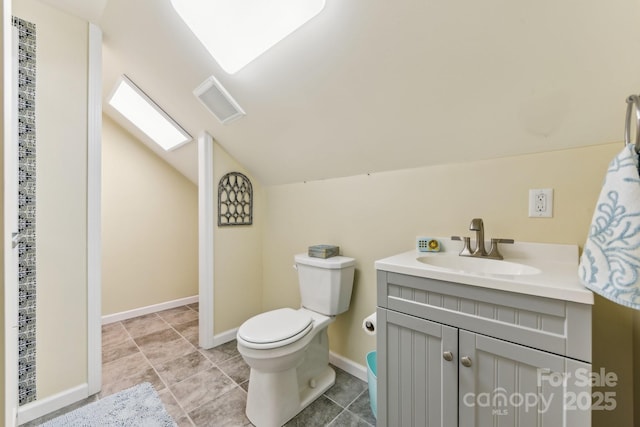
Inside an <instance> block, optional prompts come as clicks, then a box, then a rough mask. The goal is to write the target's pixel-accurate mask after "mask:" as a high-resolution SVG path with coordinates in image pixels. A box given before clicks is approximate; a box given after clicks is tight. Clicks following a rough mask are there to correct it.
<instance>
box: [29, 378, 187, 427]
mask: <svg viewBox="0 0 640 427" xmlns="http://www.w3.org/2000/svg"><path fill="white" fill-rule="evenodd" d="M40 425H41V426H43V427H124V426H127V427H129V426H130V427H175V426H176V423H175V422H174V421H173V419H172V418H171V416H170V415H169V414H168V413H167V410H166V409H165V407H164V405H163V404H162V401H161V400H160V398H159V397H158V393H156V391H155V390H154V388H153V386H152V385H151V384H149V383H142V384H138V385H137V386H135V387H131V388H129V389H126V390H123V391H121V392H119V393H116V394H112V395H111V396H107V397H105V398H104V399H100V400H98V401H96V402H93V403H90V404H88V405H86V406H83V407H82V408H78V409H76V410H75V411H71V412H69V413H67V414H64V415H61V416H59V417H57V418H54V419H52V420H50V421H47V422H46V423H44V424H40Z"/></svg>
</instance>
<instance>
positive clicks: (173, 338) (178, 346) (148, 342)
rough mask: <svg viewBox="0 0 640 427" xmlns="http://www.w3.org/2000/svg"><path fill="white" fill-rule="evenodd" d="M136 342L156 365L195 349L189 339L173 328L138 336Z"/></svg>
mask: <svg viewBox="0 0 640 427" xmlns="http://www.w3.org/2000/svg"><path fill="white" fill-rule="evenodd" d="M135 342H136V344H138V347H140V350H142V352H143V353H144V355H145V356H146V357H147V358H148V359H149V361H150V362H151V363H152V364H154V365H160V364H162V363H165V362H168V361H170V360H172V359H176V358H178V357H180V356H184V355H186V354H188V353H191V352H192V351H194V350H195V348H194V346H193V345H192V344H191V343H190V342H189V341H187V340H186V339H184V338H183V337H182V335H180V334H178V333H177V332H176V331H174V330H173V329H165V330H161V331H158V332H153V333H151V334H149V335H145V336H143V337H139V338H136V339H135Z"/></svg>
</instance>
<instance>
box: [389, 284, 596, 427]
mask: <svg viewBox="0 0 640 427" xmlns="http://www.w3.org/2000/svg"><path fill="white" fill-rule="evenodd" d="M377 314H378V328H377V334H378V344H377V352H378V353H377V354H378V405H377V408H378V417H377V421H378V426H389V427H396V426H398V427H399V426H420V427H440V426H442V427H454V426H461V427H485V426H487V427H489V426H491V427H494V426H516V425H517V426H522V427H528V426H531V427H536V426H540V425H550V426H554V427H555V426H567V427H574V426H575V427H588V426H590V425H591V414H590V411H589V406H590V404H591V392H590V388H589V385H588V384H586V382H587V381H586V380H585V378H586V377H587V376H588V373H590V372H591V365H590V363H589V362H590V355H591V338H590V337H591V307H590V306H589V305H586V304H575V303H570V302H566V301H560V300H553V299H548V298H540V297H535V296H524V295H518V294H514V293H510V292H504V291H498V290H492V289H486V288H477V287H474V286H469V285H462V284H458V283H450V282H442V281H438V280H433V279H428V278H420V277H414V276H407V275H403V274H398V273H391V272H385V271H378V311H377ZM580 323H582V324H581V325H580ZM585 330H586V332H585Z"/></svg>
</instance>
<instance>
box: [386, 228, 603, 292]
mask: <svg viewBox="0 0 640 427" xmlns="http://www.w3.org/2000/svg"><path fill="white" fill-rule="evenodd" d="M437 239H438V240H440V242H441V246H442V251H441V252H419V251H417V250H415V249H414V250H411V251H408V252H404V253H401V254H398V255H393V256H390V257H388V258H384V259H381V260H378V261H376V262H375V268H376V269H377V270H384V271H389V272H393V273H402V274H408V275H411V276H418V277H426V278H430V279H437V280H444V281H448V282H456V283H463V284H466V285H471V286H480V287H483V288H489V289H498V290H503V291H508V292H516V293H520V294H526V295H534V296H538V297H546V298H553V299H560V300H564V301H573V302H577V303H583V304H593V293H592V292H591V291H590V290H588V289H587V288H585V287H584V286H583V285H582V283H580V281H579V279H578V246H577V245H562V244H551V243H526V242H516V243H514V244H511V245H510V244H501V245H500V252H501V253H502V255H503V256H504V261H509V262H516V263H520V264H525V265H528V266H531V267H534V268H537V269H539V270H540V273H537V274H528V275H505V274H490V273H478V272H466V271H462V270H453V269H449V268H443V267H436V266H433V265H429V264H425V263H423V262H420V261H418V260H417V259H418V258H420V257H457V256H458V253H459V252H460V250H461V249H462V242H456V241H452V240H451V239H449V238H437ZM486 247H487V250H488V248H489V244H488V243H487V245H486Z"/></svg>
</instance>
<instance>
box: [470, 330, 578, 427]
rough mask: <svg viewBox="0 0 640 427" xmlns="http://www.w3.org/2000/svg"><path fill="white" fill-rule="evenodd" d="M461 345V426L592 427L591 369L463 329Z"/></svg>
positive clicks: (570, 360)
mask: <svg viewBox="0 0 640 427" xmlns="http://www.w3.org/2000/svg"><path fill="white" fill-rule="evenodd" d="M459 346H460V359H459V363H460V365H459V381H460V390H459V404H460V425H461V426H465V427H485V426H487V427H489V426H490V427H501V426H504V427H514V426H519V427H529V426H530V427H538V426H553V427H560V426H566V427H578V426H579V427H588V426H590V425H591V416H590V412H589V410H588V408H589V407H590V405H591V392H590V386H589V384H585V383H586V382H587V380H586V378H587V377H588V373H589V372H591V366H590V365H589V364H586V363H582V362H577V361H575V360H572V359H568V358H565V357H563V356H558V355H555V354H551V353H546V352H542V351H539V350H535V349H531V348H528V347H524V346H521V345H518V344H513V343H509V342H506V341H502V340H498V339H495V338H490V337H486V336H484V335H479V334H474V333H471V332H468V331H464V330H460V331H459ZM465 358H467V359H465Z"/></svg>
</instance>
